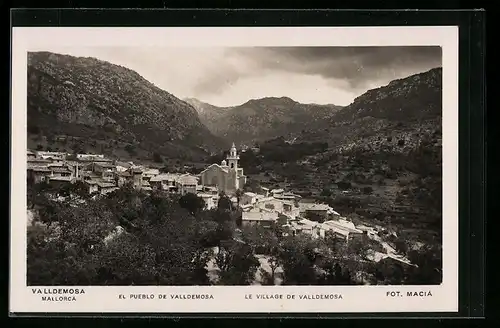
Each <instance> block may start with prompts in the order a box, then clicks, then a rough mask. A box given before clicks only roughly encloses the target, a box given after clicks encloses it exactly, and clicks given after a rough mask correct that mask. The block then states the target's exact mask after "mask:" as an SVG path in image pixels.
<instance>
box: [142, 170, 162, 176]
mask: <svg viewBox="0 0 500 328" xmlns="http://www.w3.org/2000/svg"><path fill="white" fill-rule="evenodd" d="M144 174H149V175H158V174H160V170H158V169H145V170H144Z"/></svg>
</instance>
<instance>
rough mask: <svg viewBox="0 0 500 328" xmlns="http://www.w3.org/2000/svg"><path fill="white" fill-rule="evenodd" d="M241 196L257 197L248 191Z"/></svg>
mask: <svg viewBox="0 0 500 328" xmlns="http://www.w3.org/2000/svg"><path fill="white" fill-rule="evenodd" d="M243 195H245V196H248V197H255V196H257V194H256V193H253V192H249V191H247V192H245V193H243Z"/></svg>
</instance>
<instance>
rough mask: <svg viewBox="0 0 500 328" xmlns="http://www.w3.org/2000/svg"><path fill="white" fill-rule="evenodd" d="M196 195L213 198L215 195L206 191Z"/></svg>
mask: <svg viewBox="0 0 500 328" xmlns="http://www.w3.org/2000/svg"><path fill="white" fill-rule="evenodd" d="M196 196H198V197H201V198H213V197H214V195H212V194H204V193H199V194H197V195H196Z"/></svg>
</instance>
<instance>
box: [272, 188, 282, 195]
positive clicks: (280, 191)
mask: <svg viewBox="0 0 500 328" xmlns="http://www.w3.org/2000/svg"><path fill="white" fill-rule="evenodd" d="M282 192H285V191H284V190H283V189H273V190H271V194H279V193H282Z"/></svg>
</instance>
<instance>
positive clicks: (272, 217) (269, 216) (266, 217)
mask: <svg viewBox="0 0 500 328" xmlns="http://www.w3.org/2000/svg"><path fill="white" fill-rule="evenodd" d="M244 213H246V215H243V216H242V217H241V220H242V221H271V222H274V221H276V219H277V218H278V216H277V215H276V213H272V212H261V213H254V215H251V214H250V213H248V212H244ZM255 214H257V215H255Z"/></svg>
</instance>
